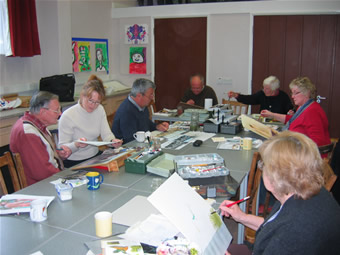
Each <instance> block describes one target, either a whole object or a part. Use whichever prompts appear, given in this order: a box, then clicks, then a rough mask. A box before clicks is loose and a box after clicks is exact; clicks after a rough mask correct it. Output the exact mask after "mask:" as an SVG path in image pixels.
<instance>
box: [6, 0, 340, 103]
mask: <svg viewBox="0 0 340 255" xmlns="http://www.w3.org/2000/svg"><path fill="white" fill-rule="evenodd" d="M36 8H37V18H38V29H39V36H40V46H41V51H42V55H41V56H34V57H30V58H17V57H16V58H10V57H4V56H0V95H3V94H8V93H15V92H21V94H25V92H26V91H28V90H36V89H38V82H39V80H40V78H41V77H45V76H49V75H53V74H61V73H67V72H72V66H71V38H72V37H93V38H107V39H109V54H110V56H109V57H110V74H109V75H99V76H100V77H101V78H102V79H103V80H108V79H117V80H119V81H121V82H123V83H125V84H127V85H131V84H132V81H133V80H134V79H135V78H136V75H127V74H124V73H122V72H121V65H122V63H123V62H124V59H121V58H122V57H121V49H122V45H121V41H122V40H123V38H121V37H122V35H121V33H120V31H121V30H120V29H121V24H120V22H121V20H120V19H121V18H122V19H137V20H142V21H145V20H147V21H148V22H150V31H152V30H153V20H154V19H155V18H169V17H195V16H201V17H202V16H203V17H208V38H207V42H208V49H207V53H208V54H207V83H209V84H212V86H213V87H214V88H215V89H216V90H217V91H224V90H225V88H222V87H218V86H217V82H216V80H217V79H218V78H219V77H222V78H231V80H232V86H235V87H236V88H238V90H239V91H241V92H250V77H251V71H250V70H251V55H252V51H251V45H252V36H251V31H252V17H253V15H260V14H266V15H267V14H273V15H275V14H328V13H331V14H334V13H338V14H339V13H340V2H339V1H276V2H273V1H264V2H262V1H258V2H232V3H230V2H229V3H228V2H227V3H210V4H190V5H184V4H182V5H172V6H152V7H130V8H113V9H112V1H111V0H91V1H85V0H81V1H76V0H72V1H63V0H36ZM221 22H222V23H223V22H226V24H225V25H221V24H222V23H221ZM234 23H235V24H234ZM221 26H222V27H223V28H224V29H225V33H223V34H221V33H219V32H218V30H219V29H220V28H221ZM149 39H150V50H149V52H150V54H151V57H150V59H149V60H151V63H150V62H149V64H150V65H151V73H150V75H146V76H145V77H146V78H150V79H152V77H153V73H154V71H153V59H154V54H153V45H154V44H153V41H152V40H153V38H152V35H151V37H150V38H149ZM221 56H223V58H221ZM88 76H89V73H78V74H76V81H77V83H80V84H81V83H83V82H84V81H85V80H86V79H87V77H88ZM214 84H216V85H214ZM220 97H221V95H219V98H220Z"/></svg>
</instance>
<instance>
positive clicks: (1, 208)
mask: <svg viewBox="0 0 340 255" xmlns="http://www.w3.org/2000/svg"><path fill="white" fill-rule="evenodd" d="M54 198H55V197H54V196H31V195H20V194H11V195H5V196H2V197H1V199H0V215H1V214H11V213H26V212H30V206H31V202H32V201H33V200H37V199H44V200H47V207H48V206H49V204H50V203H51V202H52V201H53V199H54Z"/></svg>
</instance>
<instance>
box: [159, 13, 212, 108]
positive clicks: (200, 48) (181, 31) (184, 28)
mask: <svg viewBox="0 0 340 255" xmlns="http://www.w3.org/2000/svg"><path fill="white" fill-rule="evenodd" d="M206 49H207V19H206V18H205V17H204V18H175V19H156V20H155V83H156V86H157V89H156V108H157V109H163V108H168V109H176V106H177V104H178V103H179V101H180V99H181V97H182V96H183V94H184V91H185V90H186V89H187V88H188V87H189V86H190V84H189V79H190V76H191V75H193V74H195V73H200V74H202V75H203V76H204V77H205V74H206Z"/></svg>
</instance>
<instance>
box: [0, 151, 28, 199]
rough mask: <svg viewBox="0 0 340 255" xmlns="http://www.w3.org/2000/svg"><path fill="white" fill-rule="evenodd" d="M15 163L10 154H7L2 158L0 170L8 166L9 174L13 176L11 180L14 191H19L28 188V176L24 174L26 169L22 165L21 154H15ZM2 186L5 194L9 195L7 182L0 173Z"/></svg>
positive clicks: (0, 159)
mask: <svg viewBox="0 0 340 255" xmlns="http://www.w3.org/2000/svg"><path fill="white" fill-rule="evenodd" d="M13 158H14V162H15V164H14V162H13V160H12V156H11V153H10V152H8V151H7V152H5V153H4V155H3V156H1V157H0V168H2V167H4V166H7V167H8V170H9V173H10V175H11V180H12V183H13V188H14V191H18V190H20V189H22V188H25V187H27V182H26V176H25V173H24V168H23V166H22V163H21V159H20V155H19V153H14V154H13ZM0 185H1V189H2V191H3V193H4V194H8V190H7V187H6V183H5V180H4V178H3V175H2V173H1V171H0Z"/></svg>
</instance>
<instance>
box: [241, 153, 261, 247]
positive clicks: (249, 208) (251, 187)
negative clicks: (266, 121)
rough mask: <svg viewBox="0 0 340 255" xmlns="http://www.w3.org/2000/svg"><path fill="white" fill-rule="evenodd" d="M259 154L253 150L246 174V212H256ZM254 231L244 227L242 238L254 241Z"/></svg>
mask: <svg viewBox="0 0 340 255" xmlns="http://www.w3.org/2000/svg"><path fill="white" fill-rule="evenodd" d="M260 159H261V156H260V153H259V152H257V151H256V152H254V155H253V160H252V162H251V166H250V171H249V175H248V186H247V196H250V199H249V200H247V202H246V213H251V214H254V215H255V214H256V208H257V206H258V205H257V203H258V201H257V197H258V191H259V189H258V188H259V185H260V181H261V175H262V173H261V171H258V167H257V164H258V162H259V161H260ZM255 233H256V231H255V230H253V229H251V228H248V227H244V240H246V241H248V242H249V243H254V242H255Z"/></svg>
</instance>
